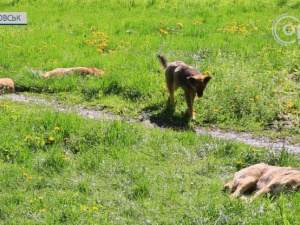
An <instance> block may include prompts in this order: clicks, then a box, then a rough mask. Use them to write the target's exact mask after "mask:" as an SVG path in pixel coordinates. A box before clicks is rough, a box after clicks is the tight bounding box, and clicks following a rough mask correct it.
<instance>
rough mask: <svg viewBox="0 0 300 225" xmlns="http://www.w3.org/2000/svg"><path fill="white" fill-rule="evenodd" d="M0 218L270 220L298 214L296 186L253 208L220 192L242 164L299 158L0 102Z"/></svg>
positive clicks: (44, 220)
mask: <svg viewBox="0 0 300 225" xmlns="http://www.w3.org/2000/svg"><path fill="white" fill-rule="evenodd" d="M0 113H1V117H0V123H1V127H0V138H1V144H0V170H1V173H0V186H1V189H0V195H1V198H0V218H1V224H41V223H46V224H145V223H149V224H199V223H200V224H201V223H205V224H214V223H217V224H238V223H243V222H245V223H247V224H261V223H263V224H270V223H279V224H283V223H288V222H290V223H293V221H297V220H298V219H299V216H298V213H297V212H298V208H299V201H298V198H299V193H293V194H291V193H287V194H285V195H281V196H279V197H278V198H276V199H271V198H268V197H260V198H258V199H257V200H256V201H255V202H254V203H253V204H250V205H247V204H246V203H244V202H243V201H241V200H230V199H229V194H228V193H223V192H222V187H223V185H224V183H225V182H226V181H228V180H229V179H230V178H232V176H233V173H234V172H235V171H236V170H237V169H240V168H242V167H245V166H249V165H252V164H255V163H258V162H266V163H269V164H272V165H281V166H285V165H290V166H297V165H299V158H298V157H295V156H294V155H290V154H287V153H285V152H282V153H281V154H280V153H276V154H275V153H270V152H268V151H266V150H264V149H260V148H253V147H251V146H247V145H244V144H241V143H235V142H231V141H221V140H217V139H212V138H210V137H208V136H198V135H196V134H195V133H193V132H191V131H186V132H176V131H172V130H168V129H166V130H161V129H149V128H147V127H144V126H142V125H139V124H133V123H127V122H121V121H105V120H89V119H83V118H82V117H79V116H77V115H74V114H65V113H60V112H55V111H53V110H52V109H50V108H48V107H43V108H41V107H40V106H39V105H38V104H24V103H14V102H12V101H9V100H1V103H0Z"/></svg>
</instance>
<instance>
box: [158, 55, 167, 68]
mask: <svg viewBox="0 0 300 225" xmlns="http://www.w3.org/2000/svg"><path fill="white" fill-rule="evenodd" d="M157 57H158V59H159V62H160V64H161V65H162V67H163V68H164V69H166V68H167V60H166V58H165V57H164V56H163V55H161V54H159V55H157Z"/></svg>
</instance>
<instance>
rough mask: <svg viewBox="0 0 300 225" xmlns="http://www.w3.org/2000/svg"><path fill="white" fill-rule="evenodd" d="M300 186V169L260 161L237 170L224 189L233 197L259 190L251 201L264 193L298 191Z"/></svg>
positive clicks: (274, 193) (273, 193)
mask: <svg viewBox="0 0 300 225" xmlns="http://www.w3.org/2000/svg"><path fill="white" fill-rule="evenodd" d="M299 187H300V170H298V169H295V168H292V167H279V166H270V165H267V164H265V163H260V164H255V165H252V166H249V167H247V168H244V169H242V170H240V171H238V172H236V173H235V175H234V178H233V180H232V181H229V182H228V183H226V184H225V186H224V189H229V191H230V192H231V193H232V195H231V196H232V197H238V196H240V195H241V194H243V193H244V192H247V191H255V190H257V192H256V193H255V194H254V195H253V196H252V197H251V199H250V202H251V201H253V200H254V199H255V198H256V197H257V196H259V195H261V194H263V193H270V194H271V195H277V194H279V193H280V192H282V191H284V190H293V191H296V190H298V189H299Z"/></svg>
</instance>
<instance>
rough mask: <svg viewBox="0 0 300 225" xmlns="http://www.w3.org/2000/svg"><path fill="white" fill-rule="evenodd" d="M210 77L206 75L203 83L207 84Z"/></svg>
mask: <svg viewBox="0 0 300 225" xmlns="http://www.w3.org/2000/svg"><path fill="white" fill-rule="evenodd" d="M210 79H211V77H210V76H207V77H205V78H204V80H203V82H204V83H205V84H207V83H208V81H210Z"/></svg>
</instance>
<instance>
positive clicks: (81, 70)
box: [42, 67, 105, 78]
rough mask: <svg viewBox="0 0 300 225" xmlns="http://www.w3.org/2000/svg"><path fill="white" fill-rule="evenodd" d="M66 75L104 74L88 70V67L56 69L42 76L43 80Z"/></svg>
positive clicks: (100, 71) (98, 70) (96, 70)
mask: <svg viewBox="0 0 300 225" xmlns="http://www.w3.org/2000/svg"><path fill="white" fill-rule="evenodd" d="M68 73H82V74H104V73H105V72H104V71H103V70H100V69H98V68H89V67H72V68H57V69H54V70H51V71H49V72H46V73H45V74H43V75H42V77H44V78H49V77H51V76H52V75H63V74H68Z"/></svg>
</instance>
